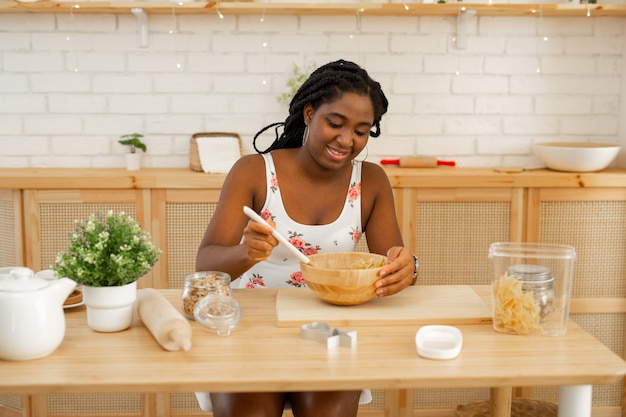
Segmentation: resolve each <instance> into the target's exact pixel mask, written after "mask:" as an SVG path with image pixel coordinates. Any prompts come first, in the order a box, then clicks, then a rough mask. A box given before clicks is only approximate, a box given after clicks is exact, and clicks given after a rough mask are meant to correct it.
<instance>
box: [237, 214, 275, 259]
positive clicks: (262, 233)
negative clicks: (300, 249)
mask: <svg viewBox="0 0 626 417" xmlns="http://www.w3.org/2000/svg"><path fill="white" fill-rule="evenodd" d="M267 222H268V223H269V224H270V226H272V227H274V226H275V223H274V222H273V221H271V220H267ZM242 244H243V245H244V246H245V248H246V252H247V254H248V257H249V258H250V259H251V260H253V261H254V262H255V263H257V262H261V261H264V260H266V259H267V258H269V256H270V254H271V253H272V250H274V248H275V247H276V246H277V245H278V240H276V238H275V237H274V236H272V229H270V228H268V227H267V226H264V225H262V224H261V223H259V222H256V221H254V220H250V221H248V224H247V225H246V227H245V228H244V229H243V241H242Z"/></svg>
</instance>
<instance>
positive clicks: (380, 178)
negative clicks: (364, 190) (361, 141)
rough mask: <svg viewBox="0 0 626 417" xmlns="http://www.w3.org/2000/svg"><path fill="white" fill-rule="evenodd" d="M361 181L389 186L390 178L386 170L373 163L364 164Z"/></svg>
mask: <svg viewBox="0 0 626 417" xmlns="http://www.w3.org/2000/svg"><path fill="white" fill-rule="evenodd" d="M361 177H362V179H361V181H363V182H365V181H367V183H374V184H389V178H388V177H387V173H386V172H385V170H384V169H383V168H382V167H381V166H380V165H378V164H375V163H373V162H363V168H362V169H361Z"/></svg>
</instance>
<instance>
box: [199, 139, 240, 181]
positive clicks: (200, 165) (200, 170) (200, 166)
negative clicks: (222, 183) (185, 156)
mask: <svg viewBox="0 0 626 417" xmlns="http://www.w3.org/2000/svg"><path fill="white" fill-rule="evenodd" d="M224 136H232V137H234V138H237V140H238V141H239V152H240V153H241V136H239V134H238V133H232V132H202V133H195V134H193V135H192V136H191V140H190V142H189V169H191V170H192V171H198V172H204V171H203V170H202V164H201V163H200V154H199V153H198V141H197V139H198V138H199V137H222V138H223V137H224Z"/></svg>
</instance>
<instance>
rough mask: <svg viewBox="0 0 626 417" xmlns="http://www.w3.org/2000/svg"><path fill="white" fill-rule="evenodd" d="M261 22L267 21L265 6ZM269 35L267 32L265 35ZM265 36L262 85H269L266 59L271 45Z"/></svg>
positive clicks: (262, 46) (262, 53)
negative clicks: (266, 76)
mask: <svg viewBox="0 0 626 417" xmlns="http://www.w3.org/2000/svg"><path fill="white" fill-rule="evenodd" d="M259 20H260V22H261V23H263V24H264V23H265V7H263V14H262V15H261V18H260V19H259ZM265 36H267V34H266V35H265ZM265 36H264V38H263V41H262V42H261V58H262V59H263V78H262V79H261V84H262V85H267V79H266V78H265V75H266V74H267V72H266V67H267V65H266V61H267V53H266V52H267V48H268V46H269V42H268V41H267V38H266V37H265Z"/></svg>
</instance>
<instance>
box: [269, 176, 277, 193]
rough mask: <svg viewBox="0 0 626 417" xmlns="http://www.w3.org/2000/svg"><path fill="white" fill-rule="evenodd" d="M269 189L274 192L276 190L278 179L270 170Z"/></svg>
mask: <svg viewBox="0 0 626 417" xmlns="http://www.w3.org/2000/svg"><path fill="white" fill-rule="evenodd" d="M269 189H270V190H272V192H273V193H275V192H276V191H277V190H278V179H277V178H276V173H275V172H272V177H271V179H270V184H269Z"/></svg>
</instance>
